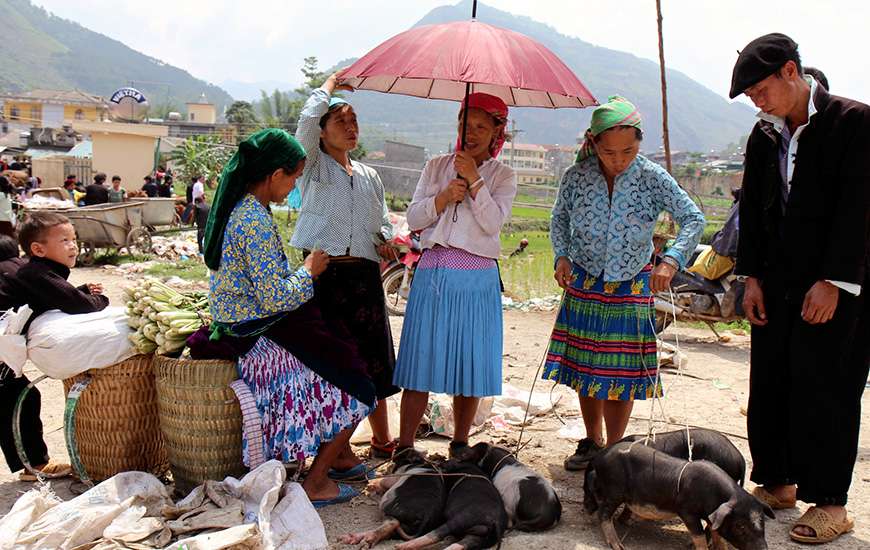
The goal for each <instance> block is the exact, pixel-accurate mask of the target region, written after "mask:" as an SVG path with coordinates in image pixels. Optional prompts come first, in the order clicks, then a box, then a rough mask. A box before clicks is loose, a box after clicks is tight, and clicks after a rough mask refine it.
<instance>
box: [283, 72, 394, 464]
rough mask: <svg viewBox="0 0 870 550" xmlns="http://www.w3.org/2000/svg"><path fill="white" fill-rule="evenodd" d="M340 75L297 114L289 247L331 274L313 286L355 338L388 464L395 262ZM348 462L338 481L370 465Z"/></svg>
mask: <svg viewBox="0 0 870 550" xmlns="http://www.w3.org/2000/svg"><path fill="white" fill-rule="evenodd" d="M336 78H337V77H336V75H332V76H330V77H329V78H328V79H327V80H326V82H324V83H323V86H321V87H320V88H319V89H317V90H314V92H313V93H312V94H311V96H310V97H309V98H308V100H307V101H306V102H305V106H304V107H303V109H302V112H301V113H300V115H299V126H298V129H297V130H296V138H297V139H298V140H299V142H300V143H301V144H302V146H303V147H304V148H305V152H306V154H307V157H308V161H307V163H306V165H305V171H304V172H303V174H302V177H301V178H300V179H299V185H298V189H299V191H300V193H301V196H302V207H301V210H300V212H299V218H298V221H297V222H296V230H295V231H294V233H293V238H292V240H291V241H290V244H291V245H293V246H294V247H296V248H300V249H302V250H303V251H306V253H307V251H309V250H313V249H315V248H322V249H323V250H325V251H326V252H327V253H328V254H329V256H330V263H329V268H328V269H327V270H326V272H324V273H323V275H321V276H320V278H318V280H317V281H316V282H315V284H314V299H315V302H316V303H317V305H318V306H319V307H320V310H321V312H322V314H323V317H324V319H325V320H326V322H327V323H328V324H330V325H332V326H333V327H335V328H336V329H340V330H343V331H344V332H346V333H347V334H348V335H349V336H350V340H351V344H352V345H354V346H355V347H356V348H357V350H358V353H359V355H360V357H361V358H362V359H363V361H365V362H366V364H367V370H368V373H369V376H370V377H371V379H372V381H373V382H374V384H375V389H376V391H377V397H378V405H377V407H376V408H375V410H374V411H373V412H372V414H371V416H370V417H369V423H370V424H371V427H372V436H373V437H372V440H371V444H372V455H373V456H375V457H380V458H389V457H390V455H391V454H392V451H393V446H394V444H393V440H392V436H391V435H390V429H389V425H388V423H387V402H386V398H387V397H389V396H390V395H393V394H395V393H398V391H399V389H398V388H397V387H395V386H393V383H392V379H393V367H394V365H395V361H396V359H395V351H394V349H393V336H392V334H391V332H390V323H389V319H388V317H387V308H386V303H385V302H384V291H383V288H382V286H381V273H380V263H379V262H380V258H379V255H380V256H382V257H384V258H388V259H390V258H392V257H393V256H392V254H391V247H390V246H389V245H386V244H384V243H385V241H386V240H387V239H389V238H391V237H392V232H393V230H392V225H391V224H390V219H389V214H388V212H387V205H386V201H385V197H384V185H383V183H381V178H380V177H379V176H378V173H377V172H375V171H374V170H373V169H372V168H370V167H368V166H366V165H365V164H362V163H359V162H357V161H355V160H353V159H351V158H350V152H351V151H353V150H354V149H356V147H357V144H358V137H359V126H358V124H357V120H356V113H354V110H353V107H352V106H351V105H350V104H349V103H348V102H347V101H345V100H344V99H342V98H340V97H333V96H332V94H333V92H335V91H336V90H352V88H350V87H349V86H337V84H336ZM344 458H347V459H351V460H355V461H357V466H355V467H354V468H351V469H350V470H348V471H345V472H333V476H334V477H335V478H336V479H348V478H350V477H359V476H362V475H363V474H365V472H366V470H365V466H364V465H363V464H361V463H359V461H358V459H357V458H356V457H355V456H354V455H353V452H352V451H351V448H350V446H349V445H348V446H346V448H345V452H344Z"/></svg>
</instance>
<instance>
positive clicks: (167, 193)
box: [157, 176, 172, 199]
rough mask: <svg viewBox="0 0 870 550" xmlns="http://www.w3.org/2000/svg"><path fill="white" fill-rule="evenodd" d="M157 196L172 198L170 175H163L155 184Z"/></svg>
mask: <svg viewBox="0 0 870 550" xmlns="http://www.w3.org/2000/svg"><path fill="white" fill-rule="evenodd" d="M157 196H158V197H163V198H167V199H169V198H172V176H163V180H162V181H161V182H160V183H158V184H157Z"/></svg>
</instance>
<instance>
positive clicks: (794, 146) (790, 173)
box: [756, 76, 861, 296]
mask: <svg viewBox="0 0 870 550" xmlns="http://www.w3.org/2000/svg"><path fill="white" fill-rule="evenodd" d="M804 79H805V80H806V81H807V82H808V83H809V85H810V98H809V102H808V103H807V121H806V122H805V123H803V124H802V125H800V126H798V127H797V129H796V130H795V131H794V133H793V134H791V138H788V128H786V120H785V119H784V118H780V117H778V116H774V115H769V114H767V113H765V112H764V111H759V112H758V114H757V115H756V116H757V117H758V118H760V119H761V120H764V121H767V122H769V123H771V124H772V125H773V129H774V130H776V131H777V133H779V135H781V136H783V139H789V143H788V150H787V151H785V153H784V154H785V163H786V170H785V172H786V173H785V175H786V184H787V185H788V192H789V193H790V192H791V180H792V177H794V163H795V160H796V159H797V154H798V145H799V140H800V137H801V134H802V133H803V131H804V128H806V127H807V126H809V125H810V121H811V120H812V119H813V116H814V115H815V114H816V113H817V112H818V109H816V102H815V101H814V99H815V97H816V90H817V89H818V87H819V84H818V82H816V79H814V78H813V77H811V76H804ZM783 132H786V133H783ZM779 154H780V155H782V154H783V151H782V150H780V151H779ZM780 162H782V159H780ZM825 280H826V281H828V282H829V283H831V284H832V285H834V286H836V287H839V288H842V289H843V290H845V291H846V292H848V293H849V294H854V295H855V296H858V295H860V294H861V285H858V284H855V283H846V282H843V281H831V280H830V279H825Z"/></svg>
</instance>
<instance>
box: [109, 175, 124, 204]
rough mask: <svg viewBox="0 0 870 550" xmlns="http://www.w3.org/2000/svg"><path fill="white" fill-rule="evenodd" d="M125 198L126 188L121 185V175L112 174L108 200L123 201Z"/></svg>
mask: <svg viewBox="0 0 870 550" xmlns="http://www.w3.org/2000/svg"><path fill="white" fill-rule="evenodd" d="M125 200H127V190H126V189H124V188H123V187H121V176H112V188H111V189H109V202H124V201H125Z"/></svg>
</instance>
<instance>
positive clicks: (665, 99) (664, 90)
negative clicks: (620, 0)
mask: <svg viewBox="0 0 870 550" xmlns="http://www.w3.org/2000/svg"><path fill="white" fill-rule="evenodd" d="M656 12H657V15H658V26H659V67H660V69H661V74H662V144H663V145H664V147H665V165H666V167H667V169H668V173H669V174H670V173H671V140H670V138H669V136H668V82H667V78H666V77H665V43H664V34H663V32H662V2H661V0H656Z"/></svg>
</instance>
